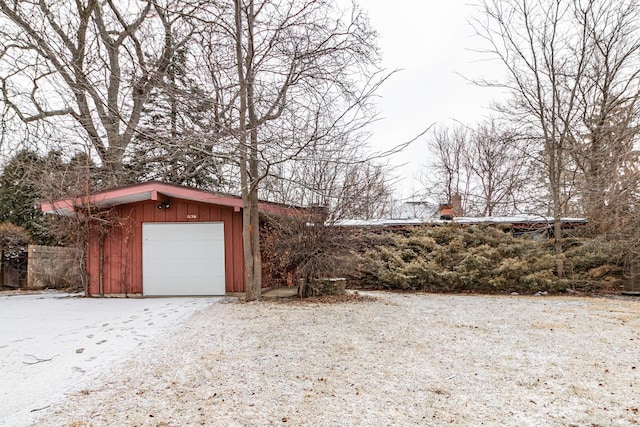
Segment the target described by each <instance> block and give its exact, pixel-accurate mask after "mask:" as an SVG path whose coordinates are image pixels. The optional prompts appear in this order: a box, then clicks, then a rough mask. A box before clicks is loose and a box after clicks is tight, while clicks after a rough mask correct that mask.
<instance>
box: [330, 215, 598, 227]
mask: <svg viewBox="0 0 640 427" xmlns="http://www.w3.org/2000/svg"><path fill="white" fill-rule="evenodd" d="M561 221H562V223H563V224H586V223H587V222H588V221H587V219H586V218H572V217H566V218H561ZM450 223H454V224H553V218H552V217H546V216H543V215H516V216H483V217H455V218H453V219H452V220H442V219H429V218H381V219H370V220H360V219H345V220H340V221H336V222H335V223H334V225H336V226H339V227H394V226H405V225H421V224H450Z"/></svg>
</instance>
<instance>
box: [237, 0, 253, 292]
mask: <svg viewBox="0 0 640 427" xmlns="http://www.w3.org/2000/svg"><path fill="white" fill-rule="evenodd" d="M235 25H236V63H237V71H238V84H239V85H240V111H239V112H238V115H239V118H238V119H239V124H238V134H239V135H238V146H239V149H240V186H241V190H242V208H243V209H242V247H243V254H244V286H245V292H246V300H247V301H254V300H255V299H256V298H257V296H256V294H255V287H254V286H253V282H254V278H253V274H254V263H253V251H252V246H253V239H252V231H253V230H252V227H251V205H252V203H251V182H250V177H249V169H248V163H249V162H248V160H249V159H248V147H247V123H246V120H247V78H246V75H245V58H244V54H243V53H242V40H243V39H242V27H243V26H242V0H235Z"/></svg>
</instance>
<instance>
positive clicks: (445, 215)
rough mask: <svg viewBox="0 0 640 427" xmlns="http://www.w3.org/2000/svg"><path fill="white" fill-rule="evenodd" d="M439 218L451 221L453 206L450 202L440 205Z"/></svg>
mask: <svg viewBox="0 0 640 427" xmlns="http://www.w3.org/2000/svg"><path fill="white" fill-rule="evenodd" d="M440 219H443V220H446V221H451V220H452V219H453V206H452V205H451V203H445V204H443V205H440Z"/></svg>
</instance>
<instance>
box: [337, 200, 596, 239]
mask: <svg viewBox="0 0 640 427" xmlns="http://www.w3.org/2000/svg"><path fill="white" fill-rule="evenodd" d="M405 205H406V206H404V205H403V208H402V209H401V211H400V212H401V214H402V215H403V216H399V217H397V218H379V219H371V220H360V219H355V220H354V219H345V220H341V221H337V222H336V224H335V225H336V226H338V227H343V228H368V229H374V230H375V229H377V230H404V229H407V228H411V227H415V226H419V225H446V224H460V225H474V224H476V225H496V226H497V225H501V226H504V227H506V228H507V229H508V230H510V231H511V232H512V233H513V234H514V235H517V236H518V235H525V234H530V235H532V236H534V237H538V236H540V237H542V236H551V235H553V218H550V217H547V216H544V215H513V216H484V217H465V216H457V215H456V211H457V210H458V209H459V208H457V207H456V202H455V201H454V203H444V204H441V205H440V207H439V209H438V210H437V213H436V211H435V210H434V209H430V208H429V206H430V205H429V204H428V203H427V202H407V203H405ZM407 213H409V215H407ZM561 222H562V229H563V230H570V229H573V228H579V227H584V226H586V225H587V224H588V220H587V219H586V218H569V217H567V218H561Z"/></svg>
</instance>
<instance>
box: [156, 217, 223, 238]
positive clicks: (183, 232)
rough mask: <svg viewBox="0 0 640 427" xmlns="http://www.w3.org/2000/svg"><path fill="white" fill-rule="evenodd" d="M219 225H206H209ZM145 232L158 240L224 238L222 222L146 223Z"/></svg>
mask: <svg viewBox="0 0 640 427" xmlns="http://www.w3.org/2000/svg"><path fill="white" fill-rule="evenodd" d="M214 224H217V225H220V227H206V226H211V225H214ZM145 226H147V227H145V228H147V233H148V235H149V236H150V237H152V238H153V240H158V241H197V240H210V239H219V240H223V239H224V231H223V230H224V229H223V227H222V223H210V222H208V223H204V222H198V223H193V222H191V223H146V224H145Z"/></svg>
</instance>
